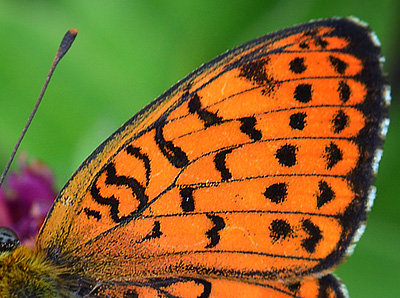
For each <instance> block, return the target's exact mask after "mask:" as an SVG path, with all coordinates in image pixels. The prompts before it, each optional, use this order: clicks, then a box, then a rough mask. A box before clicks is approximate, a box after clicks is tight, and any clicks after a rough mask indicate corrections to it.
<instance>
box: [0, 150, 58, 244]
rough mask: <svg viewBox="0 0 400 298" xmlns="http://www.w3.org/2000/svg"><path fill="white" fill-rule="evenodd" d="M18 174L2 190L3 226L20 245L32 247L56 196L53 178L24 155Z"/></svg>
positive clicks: (0, 214)
mask: <svg viewBox="0 0 400 298" xmlns="http://www.w3.org/2000/svg"><path fill="white" fill-rule="evenodd" d="M18 164H19V170H18V171H17V172H10V173H9V175H8V179H7V180H6V182H5V183H3V186H2V188H1V189H0V226H5V227H9V228H11V229H12V230H14V232H15V233H16V234H17V235H18V237H19V238H20V240H21V242H22V243H23V244H25V245H28V246H33V243H34V239H35V237H36V235H37V234H38V232H39V229H40V227H41V225H42V223H43V221H44V219H45V217H46V215H47V212H48V211H49V210H50V207H51V204H52V203H53V201H54V199H55V197H56V195H57V192H56V191H55V187H54V175H53V173H52V172H51V170H50V169H49V168H48V167H47V166H46V165H45V164H43V163H41V162H40V161H38V160H32V161H30V162H29V163H28V162H27V158H26V155H21V156H20V158H19V160H18Z"/></svg>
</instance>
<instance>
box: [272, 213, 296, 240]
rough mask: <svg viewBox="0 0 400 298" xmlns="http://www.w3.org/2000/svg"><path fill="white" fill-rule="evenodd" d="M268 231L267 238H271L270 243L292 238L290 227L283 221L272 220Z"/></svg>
mask: <svg viewBox="0 0 400 298" xmlns="http://www.w3.org/2000/svg"><path fill="white" fill-rule="evenodd" d="M268 229H269V230H270V234H269V236H270V237H271V242H272V243H275V242H278V241H282V240H285V239H286V238H288V237H292V236H293V229H292V227H291V226H290V224H289V223H288V222H287V221H286V220H284V219H274V220H273V221H272V222H271V225H270V226H269V227H268Z"/></svg>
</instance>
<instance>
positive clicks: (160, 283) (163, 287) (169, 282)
mask: <svg viewBox="0 0 400 298" xmlns="http://www.w3.org/2000/svg"><path fill="white" fill-rule="evenodd" d="M189 282H194V283H195V284H196V285H199V286H200V287H202V288H203V291H202V292H201V293H200V294H199V295H198V296H196V298H209V297H210V294H211V288H212V284H211V283H210V282H209V281H207V280H205V279H200V278H185V277H179V278H170V279H153V280H150V281H149V282H147V283H145V285H146V286H149V287H152V288H153V289H157V290H158V291H159V292H160V293H161V294H163V297H164V296H165V297H170V298H179V297H177V296H175V295H174V294H171V292H170V289H169V287H171V289H172V290H173V291H174V285H176V284H179V283H189Z"/></svg>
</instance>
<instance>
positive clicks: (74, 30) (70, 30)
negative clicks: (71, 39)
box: [68, 28, 78, 36]
mask: <svg viewBox="0 0 400 298" xmlns="http://www.w3.org/2000/svg"><path fill="white" fill-rule="evenodd" d="M68 32H69V34H71V35H73V36H77V35H78V29H75V28H71V29H69V30H68Z"/></svg>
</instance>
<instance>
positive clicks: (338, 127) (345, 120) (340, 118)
mask: <svg viewBox="0 0 400 298" xmlns="http://www.w3.org/2000/svg"><path fill="white" fill-rule="evenodd" d="M332 125H333V132H334V133H339V132H341V131H343V129H345V128H346V127H347V126H349V116H347V114H346V113H345V112H344V111H342V110H339V111H338V112H337V113H336V114H335V116H334V117H333V119H332Z"/></svg>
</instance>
